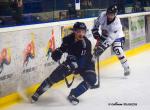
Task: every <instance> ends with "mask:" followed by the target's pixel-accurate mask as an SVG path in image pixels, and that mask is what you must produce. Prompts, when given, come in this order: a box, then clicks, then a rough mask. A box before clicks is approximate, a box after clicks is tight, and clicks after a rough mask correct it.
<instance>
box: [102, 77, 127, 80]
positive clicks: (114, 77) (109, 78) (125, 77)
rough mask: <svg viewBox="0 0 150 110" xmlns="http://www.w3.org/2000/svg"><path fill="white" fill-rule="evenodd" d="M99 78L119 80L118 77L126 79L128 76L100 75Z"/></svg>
mask: <svg viewBox="0 0 150 110" xmlns="http://www.w3.org/2000/svg"><path fill="white" fill-rule="evenodd" d="M101 79H117V80H120V79H128V78H127V77H125V76H102V77H101Z"/></svg>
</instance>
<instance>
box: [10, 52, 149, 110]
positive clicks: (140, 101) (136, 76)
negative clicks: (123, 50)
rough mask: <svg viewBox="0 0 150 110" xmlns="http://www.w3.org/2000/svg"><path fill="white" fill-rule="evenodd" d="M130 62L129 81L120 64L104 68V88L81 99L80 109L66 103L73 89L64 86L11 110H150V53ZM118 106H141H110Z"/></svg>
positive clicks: (91, 91)
mask: <svg viewBox="0 0 150 110" xmlns="http://www.w3.org/2000/svg"><path fill="white" fill-rule="evenodd" d="M128 61H129V65H130V67H131V75H130V76H129V77H128V78H124V77H123V68H122V67H121V65H120V63H119V62H117V63H115V64H113V65H111V66H109V67H107V68H104V69H101V70H100V72H101V85H100V88H99V89H95V90H89V91H88V92H86V93H85V94H84V95H82V96H81V97H79V100H80V103H79V104H78V105H76V106H73V105H71V104H70V103H69V102H68V101H67V100H66V97H67V95H68V94H69V91H70V89H68V88H66V86H64V87H61V88H60V89H57V90H56V89H49V90H48V91H47V92H46V93H45V94H44V95H42V96H41V97H40V98H39V101H38V102H37V103H34V104H30V103H27V102H23V103H19V104H17V105H15V106H13V107H11V108H9V110H150V51H146V52H143V53H141V54H139V55H136V56H134V57H131V58H128ZM75 81H76V82H78V80H75ZM75 85H76V84H74V85H73V87H75ZM115 103H118V104H123V103H136V104H137V106H135V105H132V106H125V105H122V106H121V105H109V104H115Z"/></svg>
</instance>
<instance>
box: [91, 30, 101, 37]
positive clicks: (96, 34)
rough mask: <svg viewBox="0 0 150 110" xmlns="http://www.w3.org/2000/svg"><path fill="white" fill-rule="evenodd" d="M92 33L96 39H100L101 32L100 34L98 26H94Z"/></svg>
mask: <svg viewBox="0 0 150 110" xmlns="http://www.w3.org/2000/svg"><path fill="white" fill-rule="evenodd" d="M92 34H93V37H94V38H95V39H100V34H99V32H98V29H97V28H93V29H92Z"/></svg>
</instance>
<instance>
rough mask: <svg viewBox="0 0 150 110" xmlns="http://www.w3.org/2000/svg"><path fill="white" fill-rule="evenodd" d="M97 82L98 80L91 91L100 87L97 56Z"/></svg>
mask: <svg viewBox="0 0 150 110" xmlns="http://www.w3.org/2000/svg"><path fill="white" fill-rule="evenodd" d="M97 63H98V64H97V72H98V73H97V77H98V78H97V80H98V83H97V84H96V85H94V86H92V87H91V89H96V88H99V87H100V68H99V56H98V57H97Z"/></svg>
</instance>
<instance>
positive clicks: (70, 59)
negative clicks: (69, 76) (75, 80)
mask: <svg viewBox="0 0 150 110" xmlns="http://www.w3.org/2000/svg"><path fill="white" fill-rule="evenodd" d="M66 63H67V64H68V65H69V67H70V69H73V70H74V69H76V68H78V64H77V58H76V57H75V56H74V55H68V56H67V59H66Z"/></svg>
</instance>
